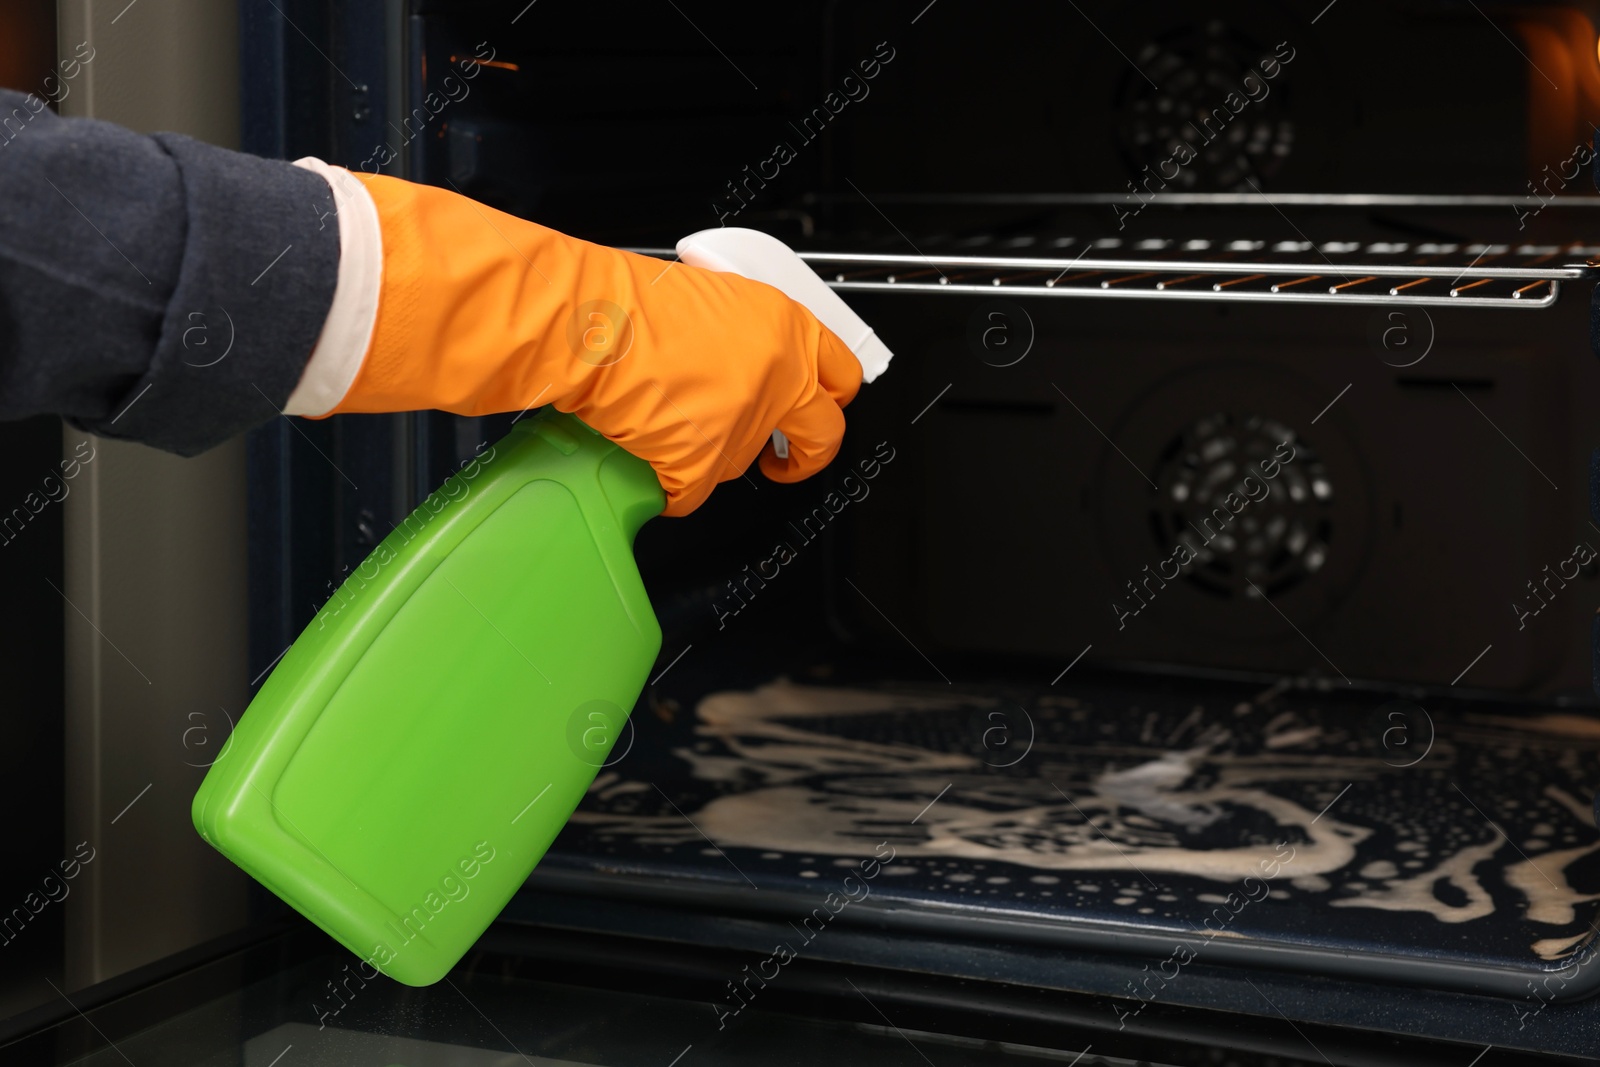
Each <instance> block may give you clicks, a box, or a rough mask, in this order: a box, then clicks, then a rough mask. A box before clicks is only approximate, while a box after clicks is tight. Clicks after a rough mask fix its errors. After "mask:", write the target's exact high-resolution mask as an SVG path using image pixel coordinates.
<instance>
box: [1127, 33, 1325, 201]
mask: <svg viewBox="0 0 1600 1067" xmlns="http://www.w3.org/2000/svg"><path fill="white" fill-rule="evenodd" d="M1271 57H1272V52H1271V50H1270V49H1267V48H1263V47H1261V46H1260V45H1259V44H1257V43H1256V42H1254V41H1252V40H1250V39H1249V38H1247V37H1245V36H1244V35H1243V34H1241V33H1239V32H1238V31H1236V30H1234V29H1233V28H1232V27H1231V26H1228V25H1227V24H1226V23H1223V22H1220V21H1216V20H1213V21H1211V22H1208V23H1206V24H1205V25H1204V26H1184V27H1181V28H1178V29H1173V30H1169V31H1167V32H1166V33H1164V34H1162V35H1161V36H1159V37H1157V38H1156V39H1155V40H1154V41H1151V42H1150V43H1148V44H1146V45H1145V46H1144V47H1143V48H1142V49H1140V51H1139V53H1138V54H1137V55H1136V56H1135V63H1136V64H1137V65H1138V67H1139V69H1140V70H1141V71H1143V72H1144V75H1143V76H1141V75H1140V74H1139V73H1136V72H1134V71H1131V70H1130V71H1128V72H1127V73H1126V75H1125V77H1124V79H1123V82H1122V85H1121V88H1120V90H1119V92H1118V94H1117V101H1116V106H1117V109H1118V111H1119V115H1118V118H1117V133H1118V139H1119V141H1120V142H1121V145H1120V147H1121V150H1122V155H1123V158H1124V160H1125V162H1126V163H1127V165H1128V169H1129V172H1130V173H1132V174H1134V175H1139V176H1141V177H1143V174H1142V172H1143V170H1144V168H1145V167H1147V166H1148V167H1149V168H1150V173H1151V174H1152V175H1158V176H1159V178H1160V180H1162V181H1165V183H1166V189H1165V190H1164V191H1167V192H1189V191H1219V190H1220V191H1233V192H1250V191H1251V187H1250V181H1251V180H1252V179H1253V180H1255V181H1257V182H1258V183H1259V182H1260V181H1261V180H1263V179H1266V178H1268V177H1270V176H1271V175H1272V174H1273V173H1275V172H1276V171H1277V170H1278V169H1279V167H1281V166H1282V165H1283V162H1284V160H1285V159H1287V158H1288V156H1289V152H1290V150H1291V149H1292V147H1293V145H1294V132H1295V131H1294V123H1293V122H1292V121H1291V120H1290V118H1289V109H1288V104H1287V97H1288V88H1287V86H1286V84H1285V81H1286V79H1285V78H1284V77H1283V76H1282V73H1281V72H1280V71H1275V73H1277V75H1278V76H1277V77H1276V78H1274V79H1272V80H1266V79H1263V78H1262V77H1261V74H1260V71H1261V64H1262V62H1263V61H1265V60H1268V59H1270V58H1271ZM1267 70H1274V68H1273V67H1272V66H1271V65H1270V64H1269V65H1268V66H1267ZM1251 71H1256V72H1257V73H1256V74H1255V75H1254V76H1253V77H1252V78H1251V82H1250V85H1249V86H1248V87H1247V86H1246V85H1245V83H1244V79H1245V75H1247V74H1250V73H1251ZM1147 79H1148V80H1147ZM1152 82H1153V83H1154V84H1153V85H1152V84H1151V83H1152ZM1158 87H1159V88H1158ZM1230 94H1231V95H1230ZM1230 105H1231V106H1230ZM1191 152H1192V153H1193V154H1194V157H1195V158H1189V153H1191ZM1184 159H1188V160H1189V161H1188V162H1187V163H1183V160H1184ZM1174 171H1176V173H1175V174H1174ZM1135 184H1136V185H1137V184H1139V181H1138V179H1137V178H1136V179H1135ZM1149 189H1150V191H1152V192H1159V191H1163V190H1161V188H1160V186H1159V185H1157V184H1156V183H1155V182H1151V183H1150V185H1149ZM1142 195H1144V194H1142Z"/></svg>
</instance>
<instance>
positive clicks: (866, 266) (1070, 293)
mask: <svg viewBox="0 0 1600 1067" xmlns="http://www.w3.org/2000/svg"><path fill="white" fill-rule="evenodd" d="M1071 240H1072V239H1070V238H1062V239H1058V240H1057V241H1055V242H1052V243H1053V244H1055V245H1057V246H1058V247H1068V242H1071ZM1077 244H1079V245H1082V247H1083V251H1082V252H1080V253H1079V254H1078V255H1076V256H1070V257H1047V256H1020V255H985V256H975V255H944V254H935V255H901V254H887V253H859V252H818V251H802V252H801V253H800V258H801V259H803V260H805V261H806V262H807V263H809V264H811V266H812V267H813V269H815V270H816V271H817V273H818V274H820V275H821V276H822V277H823V279H824V280H825V281H827V282H828V284H829V285H831V286H832V287H833V288H834V289H838V290H842V291H852V292H906V293H984V294H988V295H990V296H995V295H999V294H1005V295H1007V296H1029V297H1087V298H1096V297H1098V298H1102V299H1135V300H1151V299H1165V300H1209V301H1241V300H1242V301H1250V302H1256V303H1292V304H1407V305H1419V304H1420V305H1427V306H1434V307H1482V308H1508V309H1510V308H1520V309H1524V310H1539V309H1542V308H1548V307H1550V306H1551V305H1553V304H1554V303H1555V302H1556V300H1557V298H1558V297H1559V296H1560V293H1561V283H1562V282H1563V281H1578V280H1582V279H1586V278H1593V277H1596V276H1597V275H1600V247H1590V246H1583V245H1565V246H1560V245H1495V244H1467V245H1454V244H1417V245H1411V244H1404V243H1398V242H1374V243H1369V244H1365V245H1362V244H1359V243H1357V242H1338V241H1331V242H1325V243H1323V244H1321V245H1316V244H1313V243H1312V242H1309V241H1294V242H1287V241H1286V242H1278V243H1276V244H1268V243H1267V242H1263V241H1232V242H1216V243H1213V242H1209V241H1184V242H1174V241H1160V240H1147V241H1140V242H1137V243H1136V244H1131V245H1123V243H1122V242H1121V241H1119V240H1117V239H1115V238H1107V239H1102V240H1099V241H1094V242H1088V243H1084V242H1077ZM635 251H639V252H642V253H644V254H647V255H654V256H659V257H662V258H667V259H670V258H673V252H672V250H670V249H654V248H651V249H635Z"/></svg>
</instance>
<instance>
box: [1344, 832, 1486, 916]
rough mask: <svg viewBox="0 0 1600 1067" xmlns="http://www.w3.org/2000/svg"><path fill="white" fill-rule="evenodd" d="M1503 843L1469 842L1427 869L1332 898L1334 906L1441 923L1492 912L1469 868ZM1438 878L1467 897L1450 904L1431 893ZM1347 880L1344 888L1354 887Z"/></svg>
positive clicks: (1482, 889) (1353, 884)
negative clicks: (1415, 914)
mask: <svg viewBox="0 0 1600 1067" xmlns="http://www.w3.org/2000/svg"><path fill="white" fill-rule="evenodd" d="M1504 843H1505V838H1503V837H1501V836H1499V835H1498V834H1497V835H1495V839H1494V840H1493V841H1490V842H1488V843H1487V844H1482V845H1470V846H1468V847H1466V848H1463V849H1461V850H1460V851H1459V852H1457V853H1456V854H1455V855H1453V856H1451V857H1449V858H1448V859H1446V860H1444V861H1443V862H1441V863H1440V864H1439V865H1438V866H1437V867H1435V868H1433V870H1431V871H1424V872H1422V873H1421V874H1416V875H1412V876H1411V877H1409V878H1397V879H1395V880H1393V881H1389V882H1385V883H1381V884H1380V885H1377V886H1373V887H1367V886H1362V889H1361V891H1360V892H1359V894H1358V895H1357V896H1353V897H1343V898H1341V899H1339V900H1335V901H1333V906H1334V907H1336V908H1379V909H1382V910H1384V911H1422V912H1427V913H1428V914H1430V915H1432V916H1433V917H1434V918H1435V919H1438V920H1439V921H1440V922H1445V923H1464V922H1467V921H1468V920H1471V919H1478V918H1482V917H1483V916H1485V915H1491V914H1493V913H1494V900H1493V898H1491V897H1490V896H1489V893H1488V891H1487V890H1485V889H1484V888H1483V886H1482V884H1480V883H1479V881H1478V879H1477V876H1475V875H1474V874H1473V873H1472V869H1473V868H1474V867H1476V866H1477V865H1478V864H1480V863H1482V862H1483V861H1484V860H1486V859H1488V858H1489V857H1490V856H1493V855H1494V854H1495V853H1496V852H1498V851H1499V850H1500V846H1501V845H1502V844H1504ZM1440 879H1444V880H1446V881H1448V882H1449V884H1450V885H1451V886H1453V887H1454V888H1456V889H1457V890H1459V891H1460V892H1461V893H1462V894H1464V895H1465V896H1466V898H1467V902H1466V903H1465V904H1450V903H1447V902H1446V901H1443V900H1440V899H1439V898H1438V896H1437V895H1436V894H1435V893H1434V884H1435V883H1437V882H1438V881H1439V880H1440ZM1357 885H1360V883H1351V884H1350V885H1349V886H1347V887H1346V888H1355V887H1356V886H1357Z"/></svg>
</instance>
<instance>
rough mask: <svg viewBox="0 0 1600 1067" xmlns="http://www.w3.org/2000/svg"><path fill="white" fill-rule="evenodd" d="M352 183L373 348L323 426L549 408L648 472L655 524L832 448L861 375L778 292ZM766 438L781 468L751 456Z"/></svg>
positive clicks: (386, 183)
mask: <svg viewBox="0 0 1600 1067" xmlns="http://www.w3.org/2000/svg"><path fill="white" fill-rule="evenodd" d="M356 176H357V177H358V178H360V179H361V181H362V182H363V183H364V184H365V186H366V188H367V191H368V192H369V193H370V194H371V195H372V198H373V200H374V202H375V203H376V205H377V209H378V219H379V223H380V226H381V229H382V233H383V281H382V288H381V290H380V293H379V302H378V316H377V322H376V325H375V328H374V332H373V336H372V342H371V345H370V347H369V348H368V350H367V354H366V357H365V359H364V361H363V362H362V365H361V369H360V370H359V372H358V373H357V374H356V377H355V381H354V383H353V384H352V385H351V387H350V389H349V391H348V392H347V393H346V394H345V396H344V398H343V399H342V400H341V401H340V402H339V404H338V406H337V407H335V408H334V409H333V410H332V411H330V412H328V414H337V413H342V412H356V411H360V412H377V411H415V410H420V409H427V408H436V409H439V410H442V411H450V412H454V413H456V414H458V415H487V414H491V413H494V412H504V411H522V410H526V409H527V408H529V407H531V406H534V405H540V404H552V405H554V406H555V407H556V408H557V409H558V410H561V411H567V412H571V413H572V414H574V415H576V416H578V418H580V419H582V420H583V421H584V422H585V423H587V424H588V425H589V426H590V427H592V428H593V429H595V430H598V431H599V432H600V433H602V434H604V435H605V436H606V437H608V438H610V439H611V440H613V441H615V442H616V443H617V444H619V445H620V446H622V447H623V448H625V449H627V450H628V451H629V452H632V453H633V454H634V455H636V456H638V457H639V458H641V459H643V460H645V461H647V462H648V463H649V464H650V465H651V466H652V467H653V468H655V472H656V476H657V477H658V478H659V479H660V480H661V487H662V488H663V489H664V490H666V493H667V507H666V512H665V514H668V515H687V514H688V513H689V512H691V511H693V510H694V509H695V508H697V507H699V506H700V504H701V503H702V502H704V501H705V499H706V497H707V496H709V495H710V493H711V490H712V489H713V488H714V487H715V486H716V484H717V483H718V482H722V481H727V480H728V479H730V478H736V477H738V476H740V475H741V474H743V473H744V471H745V469H746V468H747V467H748V466H749V465H750V463H751V461H752V460H754V459H755V458H756V456H757V454H758V453H759V454H761V470H762V472H763V473H765V474H766V475H767V477H769V478H771V479H773V480H774V481H779V482H793V481H799V480H800V479H802V478H806V477H808V476H810V475H812V474H815V473H816V472H817V471H819V470H821V469H822V468H823V467H825V466H827V464H828V462H829V461H830V460H832V459H833V457H834V455H835V454H836V453H837V452H838V450H839V444H840V441H841V439H842V437H843V435H844V414H843V412H842V411H841V410H840V409H841V408H842V407H843V406H844V405H846V404H848V403H849V402H850V401H851V400H852V399H853V398H854V397H855V394H856V390H857V389H859V388H860V386H861V366H860V364H859V363H858V362H857V361H856V358H855V356H853V355H852V354H851V352H850V350H849V349H848V348H847V347H846V346H845V345H844V343H843V342H841V341H840V340H839V339H838V338H837V337H836V336H834V334H833V333H832V332H830V331H829V330H828V329H827V328H826V327H824V326H823V325H822V324H821V323H820V322H818V321H817V319H816V318H815V317H814V316H813V315H812V314H811V312H810V311H808V310H806V308H804V307H803V306H801V305H800V304H798V303H795V302H794V301H792V300H790V299H789V298H788V297H787V296H785V295H784V294H782V293H780V292H779V291H778V290H777V289H774V288H772V287H771V286H769V285H765V284H763V283H761V282H755V281H750V280H749V279H747V278H743V277H740V276H738V275H735V274H723V273H718V272H715V271H708V270H701V269H697V268H695V267H690V266H688V265H686V264H683V263H673V264H670V265H669V264H668V263H666V262H663V261H661V260H658V259H652V258H649V257H646V256H638V255H633V254H631V253H628V252H619V251H617V250H615V249H612V248H606V247H603V246H601V245H595V244H590V243H589V242H587V241H580V240H576V239H575V238H571V237H567V236H566V235H564V234H560V233H557V232H555V231H554V230H550V229H547V228H545V227H543V226H539V225H536V224H535V223H531V222H527V221H525V220H523V219H519V218H517V217H515V216H513V215H507V214H505V213H503V212H500V211H496V210H494V209H493V208H489V207H485V206H483V205H481V204H478V203H476V202H474V201H472V200H469V199H468V198H467V197H464V196H461V195H459V194H457V193H453V192H450V191H449V190H446V189H439V188H435V187H433V186H428V185H417V184H413V183H411V182H406V181H401V180H400V179H397V178H389V177H384V176H381V175H369V174H357V175H356ZM775 428H776V429H779V430H782V431H783V432H784V434H785V436H787V437H788V439H789V456H788V458H787V459H779V458H778V457H777V456H776V455H775V454H774V453H773V451H772V450H771V448H767V449H766V450H765V452H764V453H763V445H764V444H765V443H766V442H767V440H768V438H769V437H770V436H771V434H772V431H773V429H775Z"/></svg>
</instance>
